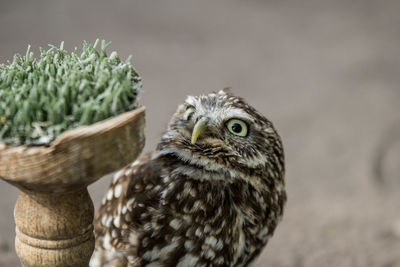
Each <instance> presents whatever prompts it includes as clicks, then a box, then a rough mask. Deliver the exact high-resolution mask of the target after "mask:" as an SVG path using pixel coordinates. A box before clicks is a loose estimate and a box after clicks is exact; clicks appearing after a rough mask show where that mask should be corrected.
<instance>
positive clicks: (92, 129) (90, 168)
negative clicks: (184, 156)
mask: <svg viewBox="0 0 400 267" xmlns="http://www.w3.org/2000/svg"><path fill="white" fill-rule="evenodd" d="M144 123H145V108H144V107H141V108H138V109H136V110H133V111H130V112H126V113H123V114H121V115H119V116H116V117H114V118H111V119H107V120H104V121H101V122H98V123H95V124H93V125H90V126H82V127H79V128H76V129H73V130H69V131H67V132H65V133H63V134H62V135H60V136H59V137H58V138H57V139H56V140H55V141H54V142H53V143H52V144H51V145H50V146H48V147H45V146H37V147H26V146H17V147H11V146H6V145H5V144H4V143H0V178H2V179H3V180H5V181H7V182H8V183H10V184H12V185H14V186H16V187H17V188H18V189H19V196H18V200H17V203H16V205H15V209H14V218H15V224H16V237H15V248H16V251H17V254H18V257H19V258H20V260H21V263H22V266H24V267H39V266H40V267H43V266H46V267H50V266H52V267H61V266H74V267H75V266H76V267H80V266H82V267H83V266H85V267H87V266H88V264H89V260H90V257H91V255H92V252H93V249H94V235H93V224H92V222H93V216H94V208H93V202H92V200H91V198H90V196H89V193H88V191H87V186H88V185H89V184H91V183H93V182H95V181H96V180H98V179H99V178H101V177H102V176H104V175H105V174H107V173H110V172H113V171H115V170H117V169H119V168H121V167H123V166H125V165H127V164H128V163H130V162H132V161H134V160H135V159H136V158H137V156H138V155H139V154H140V152H141V151H142V149H143V146H144V141H145V137H144Z"/></svg>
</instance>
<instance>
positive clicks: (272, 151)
mask: <svg viewBox="0 0 400 267" xmlns="http://www.w3.org/2000/svg"><path fill="white" fill-rule="evenodd" d="M159 150H163V151H164V152H165V153H172V154H175V155H176V156H177V157H179V158H180V159H182V160H183V161H185V162H187V163H189V164H194V165H197V166H198V167H202V168H204V169H205V170H210V171H216V170H218V171H220V170H221V169H225V170H227V171H228V172H229V173H230V175H231V176H232V177H243V176H246V175H248V174H249V173H250V172H254V171H255V170H257V169H263V168H265V167H266V165H273V166H276V167H277V170H276V171H277V172H279V171H282V170H279V168H280V169H283V151H282V145H281V141H280V138H279V136H278V135H277V133H276V131H275V129H274V128H273V126H272V123H271V122H270V121H268V120H267V119H266V118H265V117H264V116H262V115H261V114H260V113H259V112H257V111H256V110H255V109H254V108H252V107H251V106H249V105H248V104H247V103H246V102H245V101H244V100H243V99H242V98H239V97H236V96H234V95H233V94H231V93H230V92H229V91H227V90H221V91H219V92H217V93H211V94H208V95H202V96H198V97H193V96H189V97H188V98H187V99H186V101H185V103H184V104H182V105H180V106H179V107H178V110H177V111H176V113H175V114H174V116H173V117H172V119H171V122H170V124H169V127H168V130H167V132H166V133H165V135H164V136H163V139H162V141H161V143H160V146H159ZM280 158H281V160H280ZM277 160H278V162H277ZM279 166H280V167H279ZM243 174H245V175H243Z"/></svg>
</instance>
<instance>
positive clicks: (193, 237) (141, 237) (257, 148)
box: [90, 90, 286, 267]
mask: <svg viewBox="0 0 400 267" xmlns="http://www.w3.org/2000/svg"><path fill="white" fill-rule="evenodd" d="M285 201H286V193H285V189H284V155H283V148H282V143H281V140H280V137H279V136H278V134H277V132H276V130H275V129H274V127H273V125H272V123H271V122H270V121H269V120H267V119H266V118H265V117H264V116H262V115H261V114H260V113H259V112H257V111H256V110H255V109H254V108H252V107H251V106H249V105H248V104H247V103H246V102H245V101H244V100H243V99H242V98H239V97H236V96H234V95H233V94H232V93H230V92H229V91H228V90H221V91H219V92H217V93H211V94H208V95H204V96H199V97H191V96H190V97H188V98H187V100H186V101H185V103H184V104H182V105H181V106H179V107H178V110H177V111H176V113H175V114H174V115H173V117H172V119H171V121H170V123H169V126H168V129H167V131H166V132H165V134H164V135H163V137H162V139H161V141H160V143H159V144H158V146H157V149H156V150H155V151H154V152H152V153H150V154H147V155H144V156H142V157H141V158H139V159H138V160H137V161H136V162H134V163H133V164H131V165H130V166H127V167H125V168H124V169H122V170H120V171H118V172H117V173H115V174H114V179H113V182H112V184H111V186H110V188H109V189H108V192H107V193H106V195H105V197H104V200H103V203H102V206H101V208H100V210H99V212H98V215H97V218H96V221H95V234H96V248H95V253H94V254H93V257H92V260H91V265H90V266H92V267H96V266H130V267H133V266H148V267H162V266H180V267H184V266H248V265H249V264H250V263H251V262H252V261H253V260H254V258H255V257H256V256H257V255H258V254H259V253H260V251H261V250H262V248H263V247H264V246H265V245H266V243H267V242H268V239H269V238H270V237H271V236H272V234H273V232H274V230H275V228H276V226H277V224H278V222H279V221H280V219H281V218H282V212H283V206H284V204H285Z"/></svg>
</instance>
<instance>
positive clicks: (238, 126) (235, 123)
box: [226, 119, 248, 137]
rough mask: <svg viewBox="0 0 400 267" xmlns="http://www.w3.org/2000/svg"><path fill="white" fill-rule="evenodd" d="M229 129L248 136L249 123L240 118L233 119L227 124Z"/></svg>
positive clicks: (234, 132)
mask: <svg viewBox="0 0 400 267" xmlns="http://www.w3.org/2000/svg"><path fill="white" fill-rule="evenodd" d="M226 127H228V130H229V131H230V132H231V133H233V134H234V135H238V136H243V137H244V136H247V132H248V130H247V124H246V123H245V122H244V121H241V120H238V119H231V120H229V121H228V123H227V124H226Z"/></svg>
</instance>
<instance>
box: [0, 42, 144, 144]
mask: <svg viewBox="0 0 400 267" xmlns="http://www.w3.org/2000/svg"><path fill="white" fill-rule="evenodd" d="M99 43H100V42H99V40H96V42H95V43H94V44H88V43H86V42H84V43H83V48H82V53H81V54H80V55H79V54H78V52H77V49H76V48H75V50H74V51H73V52H71V53H70V52H67V51H66V50H64V49H63V43H61V45H60V47H55V46H53V45H50V49H49V50H43V49H40V58H39V59H35V58H34V57H33V53H32V52H30V47H28V50H27V52H26V55H25V56H20V55H15V56H14V59H13V61H12V62H11V63H10V62H8V64H2V65H0V142H4V143H6V144H10V145H49V144H50V143H51V142H52V141H53V140H54V139H55V138H56V137H57V136H59V135H60V134H61V133H62V132H64V131H66V130H68V129H72V128H75V127H78V126H80V125H89V124H92V123H95V122H97V121H100V120H103V119H106V118H109V117H112V116H115V115H118V114H120V113H123V112H125V111H129V110H131V109H133V108H134V107H135V105H136V96H137V93H138V90H140V88H141V85H142V83H141V78H140V77H139V76H138V74H137V73H136V71H135V70H134V68H133V67H132V65H131V64H130V63H129V60H130V58H128V59H127V60H126V62H122V61H121V60H120V58H119V57H118V55H117V53H116V52H112V53H111V54H110V56H109V57H108V56H107V54H106V47H107V46H108V45H109V44H110V43H106V42H105V41H104V40H103V41H102V42H101V47H100V49H99V51H98V50H97V49H96V48H97V46H98V44H99Z"/></svg>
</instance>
